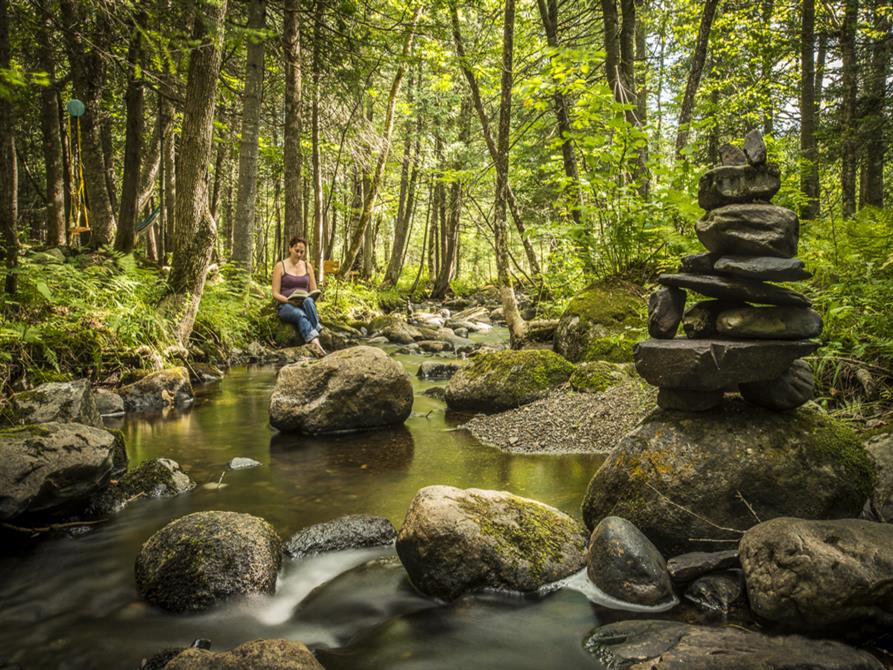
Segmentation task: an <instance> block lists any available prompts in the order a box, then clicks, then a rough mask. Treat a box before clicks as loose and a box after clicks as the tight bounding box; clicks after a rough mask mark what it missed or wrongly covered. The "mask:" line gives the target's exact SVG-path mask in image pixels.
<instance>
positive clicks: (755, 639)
mask: <svg viewBox="0 0 893 670" xmlns="http://www.w3.org/2000/svg"><path fill="white" fill-rule="evenodd" d="M584 645H585V647H586V650H587V651H588V652H589V653H590V654H592V655H593V656H595V657H596V658H597V659H598V660H599V661H600V662H601V663H602V664H603V667H605V668H617V669H618V670H619V669H621V668H624V669H629V670H646V669H647V670H681V669H682V668H684V669H685V670H806V669H808V670H883V667H884V666H883V665H882V664H881V663H880V661H878V660H877V659H876V658H875V657H874V656H872V655H871V654H869V653H868V652H865V651H861V650H858V649H853V648H852V647H848V646H847V645H845V644H842V643H840V642H831V641H828V640H811V639H809V638H805V637H800V636H799V635H786V636H777V637H770V636H769V635H764V634H762V633H755V632H751V631H748V630H743V629H741V628H737V627H736V628H732V627H712V626H694V625H691V624H687V623H676V622H674V621H655V620H647V619H646V620H640V621H620V622H617V623H612V624H608V625H607V626H601V627H600V628H596V629H595V630H594V631H593V632H592V633H591V634H590V637H589V638H588V639H587V640H586V642H585V643H584Z"/></svg>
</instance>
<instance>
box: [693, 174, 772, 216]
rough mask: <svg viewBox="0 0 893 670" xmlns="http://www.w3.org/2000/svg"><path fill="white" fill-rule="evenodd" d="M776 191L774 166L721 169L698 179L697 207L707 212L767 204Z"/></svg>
mask: <svg viewBox="0 0 893 670" xmlns="http://www.w3.org/2000/svg"><path fill="white" fill-rule="evenodd" d="M780 188H781V177H780V175H779V172H778V167H777V166H775V165H765V166H761V167H753V166H750V165H741V166H737V165H724V166H722V167H718V168H714V169H712V170H708V171H707V172H705V173H704V174H702V175H701V179H700V180H699V181H698V204H699V205H700V206H701V208H702V209H706V210H711V209H716V208H717V207H722V206H724V205H734V204H737V203H742V202H753V201H754V200H765V201H766V202H768V201H769V200H771V199H772V196H774V195H775V194H776V193H778V189H780Z"/></svg>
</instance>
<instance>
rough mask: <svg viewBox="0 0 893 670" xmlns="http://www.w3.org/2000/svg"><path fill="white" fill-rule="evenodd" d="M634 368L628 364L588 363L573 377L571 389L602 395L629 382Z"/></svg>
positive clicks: (582, 364)
mask: <svg viewBox="0 0 893 670" xmlns="http://www.w3.org/2000/svg"><path fill="white" fill-rule="evenodd" d="M633 370H634V368H633V367H632V366H631V365H629V364H626V363H611V362H609V361H586V362H585V363H580V364H579V365H578V366H577V368H576V370H574V373H573V374H572V375H571V379H570V382H571V388H573V389H574V391H578V392H579V393H600V392H601V391H606V390H607V389H609V388H611V387H612V386H616V385H617V384H620V383H621V382H624V381H627V380H629V379H630V378H631V377H632V376H633Z"/></svg>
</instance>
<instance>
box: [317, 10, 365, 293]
mask: <svg viewBox="0 0 893 670" xmlns="http://www.w3.org/2000/svg"><path fill="white" fill-rule="evenodd" d="M322 18H323V1H322V0H316V11H315V12H314V15H313V81H312V88H313V100H312V110H311V119H310V126H311V127H310V135H311V145H312V155H311V163H312V166H311V167H312V168H313V252H312V253H313V261H314V265H315V266H316V274H317V281H318V282H322V280H323V279H324V278H325V272H324V267H323V261H324V260H325V257H326V250H325V249H324V248H323V247H324V245H325V231H324V230H323V228H324V225H323V208H324V203H323V192H322V166H321V164H320V155H319V79H320V74H321V73H320V69H321V67H322V66H321V60H320V49H321V48H322ZM355 259H356V256H354V258H353V259H351V263H350V264H351V265H352V264H353V262H354V260H355Z"/></svg>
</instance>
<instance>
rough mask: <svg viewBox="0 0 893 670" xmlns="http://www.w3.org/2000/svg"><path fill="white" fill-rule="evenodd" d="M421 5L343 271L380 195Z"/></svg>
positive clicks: (351, 260) (410, 29)
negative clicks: (395, 116)
mask: <svg viewBox="0 0 893 670" xmlns="http://www.w3.org/2000/svg"><path fill="white" fill-rule="evenodd" d="M421 11H422V10H421V6H419V7H417V8H416V9H415V11H414V12H413V15H412V19H411V21H410V24H409V27H408V29H407V33H406V39H405V41H404V42H403V51H402V53H401V58H400V64H399V65H398V66H397V72H396V73H395V74H394V81H393V82H392V83H391V90H390V92H389V93H388V106H387V111H386V112H385V121H384V142H383V144H382V148H381V153H379V155H378V161H377V162H376V165H375V172H373V174H372V183H371V185H370V188H369V191H368V192H367V193H366V194H365V199H364V201H363V211H362V213H361V214H360V221H359V224H358V225H357V230H356V231H354V235H353V239H351V242H350V247H349V249H348V252H347V257H346V261H345V265H344V266H342V272H348V268H349V267H350V266H351V265H353V263H354V261H355V260H356V257H357V254H358V253H359V250H360V246H361V244H362V242H363V235H364V234H365V232H366V228H367V227H368V226H369V224H370V222H371V221H372V210H373V207H374V205H375V198H376V197H377V196H378V189H379V187H380V186H381V179H382V176H383V174H384V168H385V165H386V164H387V161H388V154H389V153H390V149H391V135H392V133H393V130H394V107H395V106H396V104H397V96H398V94H399V93H400V84H401V83H402V82H403V76H404V75H405V73H406V61H407V59H408V58H409V54H410V52H411V51H412V44H413V40H414V39H415V27H416V22H417V21H418V19H419V15H420V14H421Z"/></svg>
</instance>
